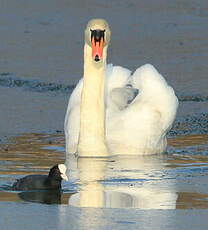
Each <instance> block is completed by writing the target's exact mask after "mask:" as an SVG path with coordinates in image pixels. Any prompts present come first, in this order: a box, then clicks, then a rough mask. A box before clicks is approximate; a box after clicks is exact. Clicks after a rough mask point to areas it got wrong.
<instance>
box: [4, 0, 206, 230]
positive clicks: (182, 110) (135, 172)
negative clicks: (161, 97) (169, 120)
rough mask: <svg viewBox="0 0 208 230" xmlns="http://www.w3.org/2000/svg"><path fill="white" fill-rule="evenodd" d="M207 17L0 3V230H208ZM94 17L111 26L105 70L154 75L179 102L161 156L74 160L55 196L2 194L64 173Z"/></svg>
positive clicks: (121, 7) (130, 8)
mask: <svg viewBox="0 0 208 230" xmlns="http://www.w3.org/2000/svg"><path fill="white" fill-rule="evenodd" d="M207 12H208V6H207V0H200V1H196V0H180V1H178V0H176V1H166V0H158V1H155V0H149V1H146V0H140V1H138V0H132V1H129V0H123V1H117V0H111V1H102V2H101V1H97V0H86V1H79V0H77V1H68V0H67V1H65V0H63V1H57V0H50V1H49V0H45V1H42V0H35V1H32V0H31V1H28V0H20V1H15V0H11V1H1V14H0V35H1V44H0V52H1V55H0V98H1V106H0V117H1V119H0V206H1V216H0V228H1V229H4V230H7V229H8V230H11V229H14V230H16V229H18V230H19V229H27V230H30V229H31V230H35V229H43V228H46V229H51V230H53V229H56V230H57V229H62V230H65V229H66V230H68V229H69V228H70V230H74V229H75V230H77V229H79V230H82V229H84V230H88V229H90V230H91V229H95V230H110V229H119V230H120V229H129V230H130V229H132V230H134V229H144V230H145V229H151V230H152V229H156V230H157V229H158V230H163V229H164V230H166V229H171V230H172V229H173V230H175V229H180V230H183V229H184V230H187V229H194V230H195V229H202V230H204V229H208V226H207V208H208V206H207V205H208V192H207V191H208V183H207V181H208V135H207V134H208V91H207V85H208V80H207V79H208V78H207V76H208V68H207V66H208V65H207V56H208V49H207V47H208V39H207V37H208V24H207V17H208V13H207ZM93 17H103V18H106V19H107V20H108V21H109V23H110V26H111V29H112V39H111V45H110V47H109V59H108V62H109V63H111V62H112V63H113V64H114V65H121V66H124V67H127V68H129V69H131V70H135V69H136V68H137V67H138V66H141V65H142V64H144V63H151V64H153V65H154V66H155V67H156V68H157V69H158V70H159V72H161V74H162V75H164V77H165V78H166V79H167V80H168V82H169V83H170V85H171V86H173V88H174V90H175V91H176V94H177V96H178V97H179V100H180V106H179V111H178V114H177V119H176V122H175V124H174V127H173V129H172V130H171V131H170V133H169V145H168V151H167V154H164V155H159V156H148V157H127V156H126V157H114V158H108V159H77V158H71V159H70V161H69V162H67V163H68V166H69V173H70V182H68V183H66V182H64V183H63V192H62V193H50V192H46V191H45V192H44V191H43V192H26V193H25V192H24V193H23V192H14V191H11V185H12V184H13V182H14V181H15V180H16V179H17V178H20V177H22V176H25V175H28V174H37V173H38V174H39V173H40V174H47V172H48V170H49V168H50V167H51V166H52V165H54V164H57V163H59V162H64V161H65V156H64V135H63V121H64V116H65V112H66V108H67V103H68V97H69V95H70V93H71V91H72V89H73V87H74V85H75V84H76V83H77V81H78V80H79V79H80V77H81V76H82V71H83V63H82V56H83V29H84V27H85V25H86V22H87V21H88V20H89V19H91V18H93ZM40 203H41V204H40ZM42 204H51V205H42ZM82 207H84V208H82ZM86 207H96V208H86ZM98 207H99V208H98ZM144 209H145V210H144ZM159 209H163V210H162V211H159ZM164 209H166V210H165V211H164ZM170 209H171V210H170ZM179 209H180V210H179ZM200 209H205V212H203V211H202V210H200ZM147 210H148V211H147ZM34 213H35V215H34Z"/></svg>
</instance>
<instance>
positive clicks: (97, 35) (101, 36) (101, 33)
mask: <svg viewBox="0 0 208 230" xmlns="http://www.w3.org/2000/svg"><path fill="white" fill-rule="evenodd" d="M90 32H91V41H92V40H93V39H94V41H95V42H100V41H101V40H103V41H105V30H92V29H90Z"/></svg>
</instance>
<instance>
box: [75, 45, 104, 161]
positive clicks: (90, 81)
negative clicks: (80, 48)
mask: <svg viewBox="0 0 208 230" xmlns="http://www.w3.org/2000/svg"><path fill="white" fill-rule="evenodd" d="M106 56H107V47H105V48H104V50H103V59H102V60H101V61H99V62H95V61H94V60H93V59H92V49H91V47H90V46H88V45H87V44H85V47H84V79H83V89H82V96H81V107H80V136H79V144H78V154H79V155H80V156H96V157H98V156H106V155H107V154H108V151H107V147H106V144H105V104H104V103H105V102H104V90H105V89H104V86H105V82H104V81H105V67H106Z"/></svg>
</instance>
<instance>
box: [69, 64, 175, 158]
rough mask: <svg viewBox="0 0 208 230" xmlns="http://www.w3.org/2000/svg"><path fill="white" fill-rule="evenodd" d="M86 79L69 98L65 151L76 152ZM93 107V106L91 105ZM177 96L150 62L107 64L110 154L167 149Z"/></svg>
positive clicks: (153, 152)
mask: <svg viewBox="0 0 208 230" xmlns="http://www.w3.org/2000/svg"><path fill="white" fill-rule="evenodd" d="M82 87H83V79H81V80H80V81H79V83H78V84H77V86H76V88H75V89H74V91H73V92H72V94H71V97H70V99H69V104H68V109H67V113H66V117H65V137H66V152H67V154H69V153H75V152H76V151H77V146H78V141H79V132H80V102H81V92H82ZM92 106H93V105H92ZM177 107H178V99H177V97H176V96H175V93H174V90H173V89H172V87H170V86H169V85H168V84H167V82H166V80H165V79H164V78H163V76H162V75H161V74H159V73H158V71H157V70H156V69H155V68H154V67H153V66H152V65H150V64H146V65H143V66H141V67H140V68H138V69H137V70H136V71H135V72H134V73H133V74H132V75H131V71H130V70H128V69H126V68H123V67H119V66H112V65H107V67H106V74H105V127H106V131H105V132H106V135H105V138H106V144H107V147H108V149H109V153H110V154H112V155H114V154H138V155H145V154H156V153H162V152H164V151H165V149H166V145H167V140H166V134H167V132H168V131H169V130H170V128H171V126H172V124H173V121H174V119H175V116H176V111H177Z"/></svg>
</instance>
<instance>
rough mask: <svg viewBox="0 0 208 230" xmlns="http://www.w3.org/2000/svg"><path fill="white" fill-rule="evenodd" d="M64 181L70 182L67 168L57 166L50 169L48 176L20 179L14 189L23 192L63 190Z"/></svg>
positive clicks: (60, 165) (61, 165) (30, 176)
mask: <svg viewBox="0 0 208 230" xmlns="http://www.w3.org/2000/svg"><path fill="white" fill-rule="evenodd" d="M62 179H64V180H68V177H67V175H66V166H65V165H64V164H57V165H55V166H53V167H52V168H51V169H50V171H49V174H48V175H29V176H25V177H23V178H21V179H18V180H17V181H16V182H15V183H14V184H13V186H12V189H13V190H21V191H28V190H43V189H44V190H49V189H61V181H62Z"/></svg>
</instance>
